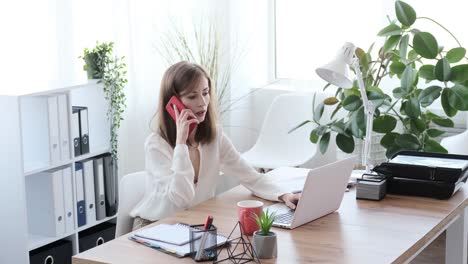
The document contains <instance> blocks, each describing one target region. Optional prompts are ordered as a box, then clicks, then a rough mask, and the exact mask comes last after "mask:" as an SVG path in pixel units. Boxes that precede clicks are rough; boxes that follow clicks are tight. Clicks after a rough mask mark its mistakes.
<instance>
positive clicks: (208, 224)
mask: <svg viewBox="0 0 468 264" xmlns="http://www.w3.org/2000/svg"><path fill="white" fill-rule="evenodd" d="M212 223H213V217H212V216H210V215H209V216H208V217H207V218H206V222H205V226H204V228H205V230H208V229H210V228H211V224H212Z"/></svg>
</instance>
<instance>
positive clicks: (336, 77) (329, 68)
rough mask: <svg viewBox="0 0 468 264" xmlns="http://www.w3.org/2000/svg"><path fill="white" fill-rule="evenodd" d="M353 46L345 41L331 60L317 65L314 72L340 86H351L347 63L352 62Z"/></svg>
mask: <svg viewBox="0 0 468 264" xmlns="http://www.w3.org/2000/svg"><path fill="white" fill-rule="evenodd" d="M354 50H355V46H354V45H353V44H352V43H349V42H346V43H345V44H344V45H343V47H342V48H341V50H340V51H339V52H338V54H337V55H336V57H335V59H333V60H332V61H331V62H329V63H327V64H325V65H324V66H322V67H319V68H317V69H316V70H315V72H316V73H317V74H318V76H320V78H322V79H324V80H325V81H327V82H329V83H331V84H333V85H336V86H338V87H342V88H352V87H353V81H352V78H351V77H350V72H349V65H351V63H352V58H353V56H354Z"/></svg>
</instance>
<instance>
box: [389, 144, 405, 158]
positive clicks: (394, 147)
mask: <svg viewBox="0 0 468 264" xmlns="http://www.w3.org/2000/svg"><path fill="white" fill-rule="evenodd" d="M402 150H404V148H402V147H400V146H398V145H397V144H394V145H392V146H390V147H388V148H387V151H386V152H385V156H387V158H389V159H390V158H392V157H393V156H394V155H395V154H397V153H398V152H400V151H402Z"/></svg>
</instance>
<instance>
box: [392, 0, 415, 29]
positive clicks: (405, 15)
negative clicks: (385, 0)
mask: <svg viewBox="0 0 468 264" xmlns="http://www.w3.org/2000/svg"><path fill="white" fill-rule="evenodd" d="M395 13H396V16H397V18H398V21H400V23H401V24H402V25H405V26H407V27H409V26H411V25H412V24H413V23H414V21H416V12H415V11H414V9H413V8H412V7H411V6H410V5H408V4H407V3H405V2H403V1H396V2H395Z"/></svg>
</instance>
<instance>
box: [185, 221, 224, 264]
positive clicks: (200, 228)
mask: <svg viewBox="0 0 468 264" xmlns="http://www.w3.org/2000/svg"><path fill="white" fill-rule="evenodd" d="M217 237H218V234H217V230H216V226H214V225H211V227H210V228H209V229H204V225H191V226H190V252H191V253H190V255H191V257H192V258H193V260H195V261H197V262H198V261H207V260H210V261H215V260H217V257H218V254H217V252H216V250H217V247H218V241H217Z"/></svg>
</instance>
